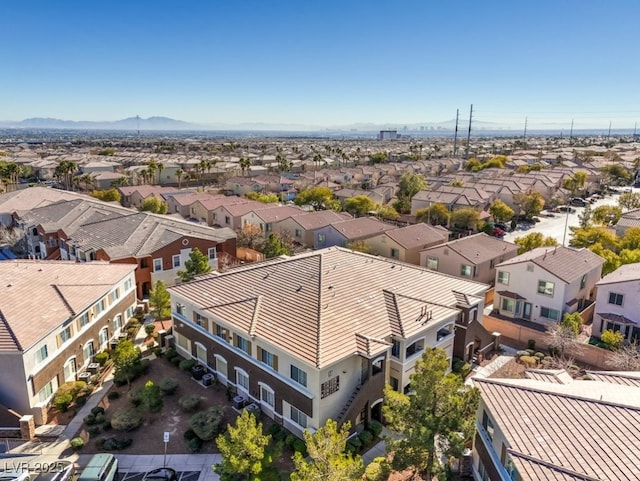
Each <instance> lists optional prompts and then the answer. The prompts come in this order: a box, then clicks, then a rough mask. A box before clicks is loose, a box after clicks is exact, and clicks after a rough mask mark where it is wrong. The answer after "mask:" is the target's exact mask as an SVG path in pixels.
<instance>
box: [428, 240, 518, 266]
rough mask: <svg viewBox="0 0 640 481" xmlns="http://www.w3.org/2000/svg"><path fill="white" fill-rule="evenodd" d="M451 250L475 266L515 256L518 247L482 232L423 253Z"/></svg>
mask: <svg viewBox="0 0 640 481" xmlns="http://www.w3.org/2000/svg"><path fill="white" fill-rule="evenodd" d="M445 247H446V248H448V249H451V250H452V251H454V252H456V253H457V254H458V255H460V256H462V257H464V258H465V259H467V260H468V261H469V262H471V263H473V264H482V263H484V262H488V261H490V260H492V259H499V258H501V257H503V256H507V255H512V256H513V255H515V254H516V252H518V246H517V245H515V244H512V243H511V242H507V241H504V240H502V239H498V238H497V237H493V236H490V235H487V234H485V233H484V232H481V233H479V234H474V235H470V236H468V237H461V238H460V239H456V240H453V241H450V242H447V243H446V244H442V245H439V246H434V247H430V248H428V249H425V250H424V251H422V252H432V251H433V250H435V249H439V250H440V249H443V248H445Z"/></svg>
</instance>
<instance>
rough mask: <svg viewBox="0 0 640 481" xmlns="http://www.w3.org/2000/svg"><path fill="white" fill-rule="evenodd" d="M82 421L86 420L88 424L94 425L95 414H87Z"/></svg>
mask: <svg viewBox="0 0 640 481" xmlns="http://www.w3.org/2000/svg"><path fill="white" fill-rule="evenodd" d="M82 422H84V423H85V424H86V425H87V426H93V425H94V424H95V423H96V416H95V414H87V415H86V416H85V417H84V418H82Z"/></svg>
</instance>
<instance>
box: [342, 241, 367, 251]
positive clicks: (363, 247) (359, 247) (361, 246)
mask: <svg viewBox="0 0 640 481" xmlns="http://www.w3.org/2000/svg"><path fill="white" fill-rule="evenodd" d="M345 247H346V248H347V249H351V250H352V251H356V252H363V253H365V254H371V253H373V248H372V247H371V246H369V245H367V244H365V243H364V241H361V240H358V241H352V242H347V245H346V246H345Z"/></svg>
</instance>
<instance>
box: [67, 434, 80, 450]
mask: <svg viewBox="0 0 640 481" xmlns="http://www.w3.org/2000/svg"><path fill="white" fill-rule="evenodd" d="M69 444H70V445H71V447H72V448H73V449H75V450H76V451H77V450H79V449H82V447H83V446H84V439H82V438H80V437H78V438H73V439H72V440H71V441H69Z"/></svg>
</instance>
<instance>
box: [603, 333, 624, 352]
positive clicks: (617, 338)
mask: <svg viewBox="0 0 640 481" xmlns="http://www.w3.org/2000/svg"><path fill="white" fill-rule="evenodd" d="M600 340H601V341H602V342H603V343H604V345H605V347H606V348H607V349H609V350H610V351H617V350H618V349H620V346H622V343H623V342H624V334H622V333H621V332H620V331H614V330H613V329H607V330H606V331H603V332H602V334H600Z"/></svg>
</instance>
